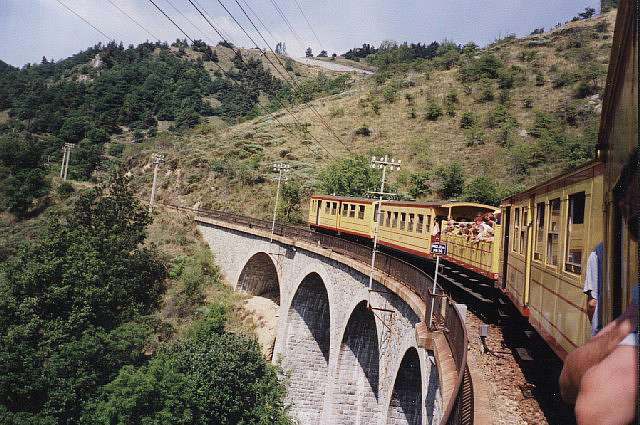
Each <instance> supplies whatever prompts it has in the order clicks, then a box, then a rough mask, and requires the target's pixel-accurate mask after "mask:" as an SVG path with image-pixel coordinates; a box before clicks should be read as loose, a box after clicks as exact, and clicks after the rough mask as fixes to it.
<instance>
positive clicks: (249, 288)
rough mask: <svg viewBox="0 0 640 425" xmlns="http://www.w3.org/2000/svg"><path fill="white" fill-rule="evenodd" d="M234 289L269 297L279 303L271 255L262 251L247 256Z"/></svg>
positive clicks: (276, 277) (276, 274)
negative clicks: (247, 258)
mask: <svg viewBox="0 0 640 425" xmlns="http://www.w3.org/2000/svg"><path fill="white" fill-rule="evenodd" d="M236 289H239V290H241V291H244V292H247V293H249V294H251V295H259V296H261V297H265V298H270V299H272V300H274V301H275V302H276V303H277V304H280V283H279V279H278V271H277V269H276V265H275V264H274V263H273V260H272V259H271V257H270V256H269V255H268V254H266V253H264V252H258V253H256V254H254V255H253V256H252V257H251V258H249V260H248V261H247V263H246V264H245V265H244V267H243V268H242V271H241V272H240V277H239V278H238V283H237V284H236Z"/></svg>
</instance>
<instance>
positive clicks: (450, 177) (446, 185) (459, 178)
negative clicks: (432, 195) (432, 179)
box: [435, 162, 464, 199]
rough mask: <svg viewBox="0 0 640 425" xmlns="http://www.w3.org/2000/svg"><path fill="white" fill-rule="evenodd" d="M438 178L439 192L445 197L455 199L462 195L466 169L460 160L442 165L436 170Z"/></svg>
mask: <svg viewBox="0 0 640 425" xmlns="http://www.w3.org/2000/svg"><path fill="white" fill-rule="evenodd" d="M435 175H436V178H437V180H438V186H439V187H438V194H439V195H440V197H442V198H443V199H453V198H457V197H459V196H460V195H462V190H463V187H464V170H463V169H462V165H460V163H458V162H452V163H451V164H449V165H446V166H442V167H440V168H438V169H436V171H435Z"/></svg>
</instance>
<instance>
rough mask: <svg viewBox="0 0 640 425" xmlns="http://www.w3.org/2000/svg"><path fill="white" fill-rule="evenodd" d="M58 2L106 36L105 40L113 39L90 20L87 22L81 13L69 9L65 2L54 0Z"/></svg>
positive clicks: (113, 39)
mask: <svg viewBox="0 0 640 425" xmlns="http://www.w3.org/2000/svg"><path fill="white" fill-rule="evenodd" d="M56 1H57V2H58V3H60V5H61V6H62V7H64V8H65V9H67V10H68V11H69V12H71V13H73V14H74V15H76V16H77V17H78V18H80V19H82V20H83V21H84V22H85V23H86V24H87V25H89V26H90V27H91V28H93V29H94V30H96V31H98V32H99V33H100V34H102V35H103V36H105V37H106V38H107V40H109V41H115V38H113V37H109V36H108V35H107V34H105V33H104V32H103V31H102V30H101V29H100V28H98V27H96V26H95V25H93V24H92V23H91V22H89V21H88V20H87V19H85V18H84V17H83V16H82V15H80V14H79V13H78V12H76V11H75V10H73V9H71V8H70V7H69V6H67V5H66V4H64V3H63V2H62V1H61V0H56Z"/></svg>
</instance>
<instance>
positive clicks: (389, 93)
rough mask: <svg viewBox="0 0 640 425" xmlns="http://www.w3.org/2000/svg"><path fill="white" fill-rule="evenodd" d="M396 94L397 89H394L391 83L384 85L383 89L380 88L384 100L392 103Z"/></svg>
mask: <svg viewBox="0 0 640 425" xmlns="http://www.w3.org/2000/svg"><path fill="white" fill-rule="evenodd" d="M397 94H398V89H396V88H395V87H394V86H392V85H387V86H385V88H384V90H382V97H383V98H384V101H385V102H387V103H393V102H395V100H396V95H397Z"/></svg>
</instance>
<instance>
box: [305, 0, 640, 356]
mask: <svg viewBox="0 0 640 425" xmlns="http://www.w3.org/2000/svg"><path fill="white" fill-rule="evenodd" d="M637 56H638V37H637V20H636V9H635V8H634V7H633V5H632V2H631V1H629V0H622V1H621V2H620V4H619V7H618V15H617V18H616V28H615V33H614V38H613V46H612V51H611V60H610V63H609V71H608V78H607V86H606V89H605V94H604V97H603V109H602V115H601V121H600V130H599V136H598V146H597V150H598V156H597V159H596V160H595V161H593V162H591V163H589V164H586V165H584V166H582V167H579V168H578V169H575V170H572V171H570V172H568V173H564V174H562V175H559V176H556V177H554V178H552V179H550V180H548V181H546V182H544V183H542V184H539V185H537V186H535V187H532V188H530V189H528V190H526V191H524V192H522V193H518V194H516V195H514V196H511V197H509V198H507V199H504V200H503V202H502V203H501V206H500V210H499V214H498V212H497V211H494V210H495V208H494V207H491V206H488V205H480V204H472V203H464V202H427V203H424V202H400V201H383V202H382V204H381V205H380V206H378V202H377V201H376V200H372V199H366V198H349V197H338V196H323V195H315V196H312V198H311V200H310V208H309V225H310V226H311V227H313V228H317V229H325V230H328V231H332V232H336V233H339V234H349V235H353V236H357V237H361V238H367V239H371V238H372V237H373V231H374V221H375V220H374V217H375V215H376V212H377V208H378V207H379V208H380V213H381V214H380V217H381V219H380V227H379V242H380V244H382V245H385V246H387V247H389V248H392V249H396V250H399V251H402V252H406V253H409V254H412V255H415V256H418V257H424V258H429V257H430V256H431V254H430V253H429V250H430V245H431V242H432V241H434V240H439V241H441V242H443V243H446V244H447V246H448V255H447V256H446V257H445V260H447V261H449V262H451V263H455V264H458V265H460V266H462V267H465V268H467V269H469V270H471V271H474V272H476V273H478V274H480V275H483V276H485V277H486V278H488V279H490V280H494V281H497V282H498V286H499V287H500V288H501V289H502V291H503V292H504V293H505V294H506V296H507V297H508V298H509V299H510V300H511V301H512V302H513V304H514V305H515V306H516V307H517V309H518V310H519V311H520V312H521V313H522V314H523V315H524V316H527V317H528V320H529V321H530V323H531V324H532V326H533V327H534V328H535V329H536V330H537V331H538V332H539V333H540V335H541V336H542V337H543V338H544V339H545V340H546V341H547V343H548V344H549V346H550V347H551V348H552V349H553V350H554V351H555V352H556V354H558V356H559V357H560V358H564V357H565V356H566V354H567V353H568V352H570V351H571V350H573V349H574V348H576V347H577V346H579V345H581V344H583V343H584V342H585V341H586V340H587V339H588V338H589V335H590V329H591V326H590V322H589V319H588V317H587V314H586V303H587V297H586V295H585V294H584V293H583V287H584V279H585V274H586V268H587V260H588V257H589V255H590V253H591V252H592V251H593V250H594V248H595V247H596V245H598V244H599V243H601V242H602V243H603V246H604V259H603V264H602V271H601V273H602V282H603V287H602V291H601V294H600V299H599V301H598V302H599V308H598V310H599V320H600V323H602V324H603V325H604V324H606V323H608V322H610V321H611V320H613V319H614V318H615V317H617V316H618V315H619V314H620V313H621V312H622V311H623V310H624V308H625V306H627V305H628V304H629V301H630V296H631V288H632V287H633V286H634V285H635V284H636V283H637V282H638V280H640V279H639V275H638V273H639V268H638V262H639V257H640V251H639V250H638V248H639V247H638V242H637V237H638V236H637V233H638V227H640V152H639V151H640V148H639V147H638V62H637V60H636V58H637ZM623 209H624V211H623ZM488 212H494V213H496V215H497V216H498V217H500V220H498V221H497V222H496V224H495V226H494V232H493V233H494V234H493V240H492V241H478V240H474V239H472V238H469V237H468V236H465V235H455V234H451V233H446V232H443V231H442V230H443V229H444V228H445V226H447V225H448V223H447V222H448V221H449V220H454V221H456V222H467V221H471V220H472V219H473V218H474V217H475V215H476V214H477V213H488ZM634 226H635V228H634ZM632 232H634V234H635V237H633V235H632Z"/></svg>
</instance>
